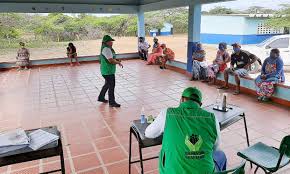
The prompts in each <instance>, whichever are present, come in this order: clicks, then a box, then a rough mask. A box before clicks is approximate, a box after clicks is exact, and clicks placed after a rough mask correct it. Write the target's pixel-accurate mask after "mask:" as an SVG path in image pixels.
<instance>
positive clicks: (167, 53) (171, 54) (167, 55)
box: [160, 44, 175, 69]
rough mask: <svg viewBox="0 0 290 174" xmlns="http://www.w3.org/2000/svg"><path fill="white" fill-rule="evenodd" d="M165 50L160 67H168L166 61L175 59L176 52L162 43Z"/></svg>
mask: <svg viewBox="0 0 290 174" xmlns="http://www.w3.org/2000/svg"><path fill="white" fill-rule="evenodd" d="M160 47H161V48H162V50H163V54H162V56H161V57H160V58H161V60H160V62H161V66H160V69H166V62H167V61H169V62H170V61H172V60H174V58H175V53H174V52H173V51H172V49H170V48H168V47H166V44H161V46H160Z"/></svg>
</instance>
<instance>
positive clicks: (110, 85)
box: [99, 74, 116, 104]
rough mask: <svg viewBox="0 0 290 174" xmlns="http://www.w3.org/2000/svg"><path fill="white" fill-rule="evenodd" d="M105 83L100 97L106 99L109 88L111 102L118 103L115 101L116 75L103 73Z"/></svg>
mask: <svg viewBox="0 0 290 174" xmlns="http://www.w3.org/2000/svg"><path fill="white" fill-rule="evenodd" d="M103 77H104V79H105V84H104V86H103V88H102V90H101V92H100V95H99V99H105V95H106V93H107V91H108V90H109V104H114V103H116V101H115V75H114V74H112V75H103Z"/></svg>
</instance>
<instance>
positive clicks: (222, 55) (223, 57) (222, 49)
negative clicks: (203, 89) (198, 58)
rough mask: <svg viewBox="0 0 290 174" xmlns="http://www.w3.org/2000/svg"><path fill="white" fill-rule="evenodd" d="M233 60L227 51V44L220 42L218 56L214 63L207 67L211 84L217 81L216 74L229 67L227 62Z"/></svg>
mask: <svg viewBox="0 0 290 174" xmlns="http://www.w3.org/2000/svg"><path fill="white" fill-rule="evenodd" d="M230 61H231V56H230V54H229V53H228V52H227V44H226V43H224V42H222V43H219V47H218V51H217V54H216V58H215V60H214V61H213V64H212V65H209V66H208V68H207V73H208V80H209V83H210V84H214V83H215V81H216V74H217V73H218V72H223V71H224V70H225V69H226V68H227V63H228V62H230Z"/></svg>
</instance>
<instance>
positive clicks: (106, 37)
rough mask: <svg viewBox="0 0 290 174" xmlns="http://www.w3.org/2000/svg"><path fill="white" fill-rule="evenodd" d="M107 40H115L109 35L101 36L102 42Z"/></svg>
mask: <svg viewBox="0 0 290 174" xmlns="http://www.w3.org/2000/svg"><path fill="white" fill-rule="evenodd" d="M109 41H115V39H113V38H112V37H111V36H109V35H105V36H104V37H103V42H109Z"/></svg>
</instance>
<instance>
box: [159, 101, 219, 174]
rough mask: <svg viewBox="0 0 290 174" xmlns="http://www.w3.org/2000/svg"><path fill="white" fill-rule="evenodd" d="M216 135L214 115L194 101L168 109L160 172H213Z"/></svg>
mask: <svg viewBox="0 0 290 174" xmlns="http://www.w3.org/2000/svg"><path fill="white" fill-rule="evenodd" d="M216 138H217V131H216V122H215V116H214V114H212V113H210V112H207V111H205V110H203V109H201V108H200V106H199V104H197V103H196V102H194V101H187V102H184V103H181V104H180V106H179V107H178V108H169V109H167V114H166V124H165V130H164V134H163V141H162V149H161V152H160V156H159V173H160V174H212V173H213V172H214V168H215V167H214V161H213V150H214V144H215V142H216Z"/></svg>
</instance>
